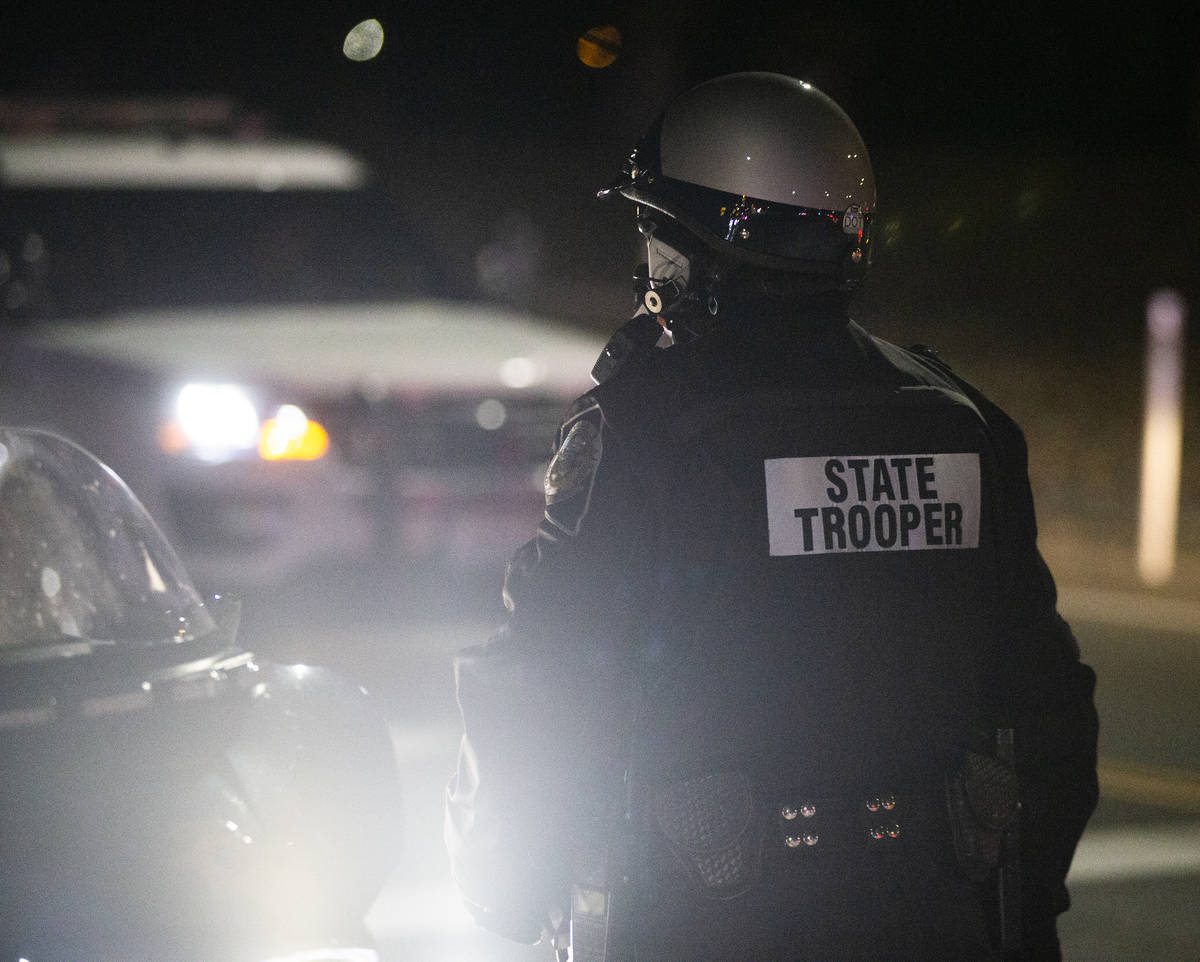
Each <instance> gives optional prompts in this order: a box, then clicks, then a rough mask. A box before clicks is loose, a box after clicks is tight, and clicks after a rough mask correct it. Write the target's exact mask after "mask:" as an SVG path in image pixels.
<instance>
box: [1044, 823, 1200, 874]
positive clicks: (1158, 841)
mask: <svg viewBox="0 0 1200 962" xmlns="http://www.w3.org/2000/svg"><path fill="white" fill-rule="evenodd" d="M1180 875H1200V821H1187V822H1164V823H1161V824H1152V825H1137V826H1122V827H1119V828H1102V829H1094V830H1090V831H1087V832H1085V833H1084V836H1083V838H1082V839H1081V840H1080V842H1079V848H1078V849H1076V851H1075V861H1074V862H1073V863H1072V864H1071V873H1070V875H1068V876H1067V885H1088V884H1096V883H1102V882H1117V881H1123V880H1125V879H1134V878H1162V877H1168V876H1180Z"/></svg>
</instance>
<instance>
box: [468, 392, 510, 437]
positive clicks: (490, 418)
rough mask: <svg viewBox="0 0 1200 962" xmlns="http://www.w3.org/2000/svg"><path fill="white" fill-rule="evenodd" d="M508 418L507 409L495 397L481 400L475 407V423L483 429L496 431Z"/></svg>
mask: <svg viewBox="0 0 1200 962" xmlns="http://www.w3.org/2000/svg"><path fill="white" fill-rule="evenodd" d="M507 420H508V409H507V408H506V407H505V406H504V404H503V403H502V402H500V401H498V400H496V399H495V398H488V399H487V400H486V401H481V402H480V403H479V406H478V407H477V408H475V423H476V424H478V425H479V426H480V427H481V428H483V429H484V430H485V431H497V430H499V429H500V428H502V427H503V426H504V422H505V421H507Z"/></svg>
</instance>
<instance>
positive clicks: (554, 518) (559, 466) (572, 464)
mask: <svg viewBox="0 0 1200 962" xmlns="http://www.w3.org/2000/svg"><path fill="white" fill-rule="evenodd" d="M603 426H604V422H603V418H602V417H601V415H600V408H599V406H598V405H593V406H592V407H591V408H588V409H587V410H585V411H582V412H579V413H578V414H577V415H576V416H575V419H574V420H573V421H571V422H569V423H567V424H564V425H563V438H562V442H561V443H560V444H559V446H558V451H557V452H556V453H555V455H554V457H553V459H552V460H551V461H550V466H549V467H548V468H547V469H546V480H545V489H546V518H547V520H549V521H550V522H552V523H553V524H554V525H555V526H556V527H558V528H560V529H562V530H563V531H565V532H567V533H568V534H577V533H578V532H579V525H580V523H581V522H582V521H583V518H584V515H585V514H587V509H588V503H589V502H590V500H591V494H592V485H593V484H594V483H595V478H596V470H597V469H598V468H599V467H600V459H601V457H602V456H603V454H604V431H603Z"/></svg>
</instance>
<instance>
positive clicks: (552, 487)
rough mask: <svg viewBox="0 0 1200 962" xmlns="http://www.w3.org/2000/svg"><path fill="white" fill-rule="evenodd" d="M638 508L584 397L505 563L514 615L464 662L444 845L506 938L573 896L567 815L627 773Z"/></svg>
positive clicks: (536, 924) (468, 889)
mask: <svg viewBox="0 0 1200 962" xmlns="http://www.w3.org/2000/svg"><path fill="white" fill-rule="evenodd" d="M644 504H645V500H644V498H643V497H642V494H641V492H640V490H639V488H638V484H637V482H636V481H635V476H634V472H633V471H632V470H631V466H630V465H629V464H628V463H627V462H626V461H625V459H624V456H623V452H622V450H621V448H620V445H619V443H618V442H617V441H616V440H615V439H614V438H613V437H612V436H611V434H610V432H609V431H608V430H607V425H606V424H605V422H604V418H603V415H602V414H601V412H600V409H599V407H598V406H596V405H595V404H594V403H590V404H589V403H588V402H587V399H585V400H584V402H583V403H580V404H577V405H576V409H575V411H574V412H572V414H571V415H570V416H569V417H568V419H567V421H565V422H564V424H563V427H562V429H561V431H560V442H559V446H558V451H557V453H556V455H555V457H554V459H553V461H552V462H551V464H550V467H549V469H548V471H547V475H546V512H545V516H544V518H543V520H542V522H541V524H540V525H539V527H538V530H537V534H536V536H535V537H534V538H533V539H532V540H531V541H529V542H528V543H527V544H525V545H524V546H523V547H521V548H520V549H519V550H518V551H517V552H516V554H515V555H514V556H513V558H512V560H511V561H510V562H509V566H508V571H507V574H506V578H505V588H504V601H505V605H506V607H507V608H508V611H509V615H508V618H507V621H506V623H505V624H504V625H503V627H501V628H500V630H499V631H498V632H497V633H496V634H495V635H494V636H493V637H492V638H490V639H489V640H488V641H487V642H486V643H485V644H483V645H479V646H477V647H474V648H469V649H466V650H465V651H463V652H461V653H460V655H459V657H458V658H457V659H456V661H455V682H456V688H457V696H458V704H459V709H460V712H461V716H462V724H463V737H462V742H461V745H460V749H459V755H458V765H457V770H456V772H455V774H454V776H453V777H452V779H451V780H450V783H449V785H448V786H447V791H446V805H445V840H446V845H447V849H448V852H449V855H450V859H451V867H452V871H453V874H454V878H455V880H456V882H457V884H458V886H459V888H460V891H461V892H462V895H463V897H464V900H465V902H466V904H467V906H468V908H469V909H471V910H472V912H473V914H474V915H475V916H476V919H477V920H478V921H479V923H480V924H481V925H483V926H485V927H487V928H490V929H492V930H494V931H496V932H498V933H500V934H502V935H505V936H507V937H509V938H512V939H516V940H520V941H526V942H534V941H537V939H538V937H539V934H540V932H541V929H542V928H543V927H545V925H546V922H547V919H548V918H549V917H550V916H551V915H552V910H553V908H554V907H556V906H557V907H562V906H563V905H564V904H565V902H564V899H565V893H566V891H567V886H568V884H569V880H570V866H571V862H572V859H573V857H574V853H573V850H572V844H573V841H572V837H571V835H570V834H569V833H568V832H567V830H566V829H567V824H568V820H570V822H571V824H575V825H577V824H578V823H579V821H580V817H581V816H583V817H587V816H588V814H589V813H591V812H592V811H593V810H596V809H598V808H602V807H603V806H604V803H605V802H606V801H607V800H608V799H610V798H611V797H612V795H613V792H614V790H615V787H616V786H619V783H620V777H621V773H622V770H623V765H624V759H623V751H622V749H623V747H624V737H623V723H624V720H625V718H626V717H627V713H626V711H625V707H626V703H625V699H626V693H625V689H626V687H627V686H626V685H625V683H624V679H625V672H624V664H625V645H626V644H627V641H628V638H629V637H630V632H631V628H632V627H633V626H634V625H635V624H636V623H637V619H638V617H639V612H640V611H641V610H642V609H643V606H644V604H645V603H646V600H647V598H648V597H649V594H650V591H651V587H652V586H651V584H650V581H651V576H650V561H649V547H648V546H649V544H650V538H651V532H650V529H649V527H648V522H647V520H646V516H647V512H646V511H645V508H644Z"/></svg>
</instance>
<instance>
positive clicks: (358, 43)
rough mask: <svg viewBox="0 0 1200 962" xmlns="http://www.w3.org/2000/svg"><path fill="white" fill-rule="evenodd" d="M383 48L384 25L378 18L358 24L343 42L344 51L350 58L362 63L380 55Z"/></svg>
mask: <svg viewBox="0 0 1200 962" xmlns="http://www.w3.org/2000/svg"><path fill="white" fill-rule="evenodd" d="M382 49H383V25H382V24H380V22H379V21H378V20H364V21H363V22H362V23H359V24H356V25H355V26H354V27H353V28H352V29H351V30H350V32H349V33H348V34H346V39H345V41H343V43H342V53H344V54H345V55H346V57H347V59H349V60H355V61H358V62H359V63H361V62H362V61H364V60H370V59H372V58H373V57H376V56H378V55H379V51H380V50H382Z"/></svg>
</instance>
